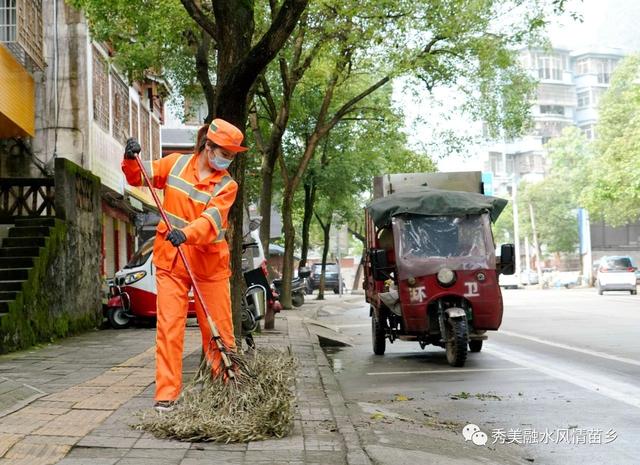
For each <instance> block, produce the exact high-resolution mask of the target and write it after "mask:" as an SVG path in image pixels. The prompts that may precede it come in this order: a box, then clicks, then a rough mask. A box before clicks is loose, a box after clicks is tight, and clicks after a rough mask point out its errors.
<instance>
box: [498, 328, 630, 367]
mask: <svg viewBox="0 0 640 465" xmlns="http://www.w3.org/2000/svg"><path fill="white" fill-rule="evenodd" d="M500 334H505V335H507V336H511V337H518V338H520V339H527V340H529V341H533V342H538V343H540V344H546V345H549V346H553V347H558V348H560V349H565V350H572V351H574V352H580V353H582V354H586V355H591V356H593V357H600V358H605V359H607V360H615V361H616V362H621V363H628V364H630V365H636V366H640V360H634V359H632V358H626V357H618V356H617V355H611V354H607V353H604V352H598V351H595V350H589V349H580V348H578V347H572V346H569V345H567V344H561V343H559V342H553V341H547V340H546V339H540V338H538V337H535V336H527V335H525V334H519V333H513V332H511V331H503V330H500Z"/></svg>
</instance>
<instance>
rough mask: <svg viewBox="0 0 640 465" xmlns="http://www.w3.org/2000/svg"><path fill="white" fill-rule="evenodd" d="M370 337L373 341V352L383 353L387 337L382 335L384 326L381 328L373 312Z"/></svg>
mask: <svg viewBox="0 0 640 465" xmlns="http://www.w3.org/2000/svg"><path fill="white" fill-rule="evenodd" d="M371 338H372V341H373V353H374V354H376V355H384V350H385V348H386V343H387V338H386V337H385V335H384V328H382V325H381V324H380V322H379V321H378V319H377V318H376V315H375V313H374V314H373V315H372V316H371Z"/></svg>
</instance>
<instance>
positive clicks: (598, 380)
mask: <svg viewBox="0 0 640 465" xmlns="http://www.w3.org/2000/svg"><path fill="white" fill-rule="evenodd" d="M495 346H498V347H495ZM501 346H502V344H499V343H498V344H494V348H493V349H485V350H484V352H486V353H487V354H490V355H493V356H495V357H498V358H501V359H502V360H507V361H509V362H511V363H515V364H516V365H520V366H522V367H523V368H530V369H533V370H536V371H539V372H541V373H544V374H546V375H548V376H551V377H552V378H557V379H561V380H563V381H566V382H568V383H571V384H573V385H576V386H578V387H581V388H583V389H587V390H589V391H592V392H595V393H597V394H601V395H603V396H605V397H608V398H610V399H613V400H617V401H619V402H622V403H625V404H627V405H631V406H632V407H636V408H640V389H638V388H637V387H636V386H634V385H631V384H628V383H624V382H619V381H615V380H613V379H611V377H610V376H606V375H599V374H597V373H596V372H594V371H585V370H580V369H572V368H571V367H570V366H566V364H564V365H562V366H560V365H559V364H558V363H556V364H555V365H556V366H557V368H551V366H552V365H553V364H554V362H553V361H552V360H549V359H548V358H542V357H540V355H539V354H535V353H534V354H532V355H531V356H527V355H524V354H518V353H517V352H513V351H510V350H509V349H507V348H504V347H501Z"/></svg>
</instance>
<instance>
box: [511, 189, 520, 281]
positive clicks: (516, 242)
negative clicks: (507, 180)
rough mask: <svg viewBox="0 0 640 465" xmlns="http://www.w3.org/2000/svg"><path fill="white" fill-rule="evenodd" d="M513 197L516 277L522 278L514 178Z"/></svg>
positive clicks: (516, 193)
mask: <svg viewBox="0 0 640 465" xmlns="http://www.w3.org/2000/svg"><path fill="white" fill-rule="evenodd" d="M511 198H512V202H513V235H514V238H513V245H514V249H515V250H514V252H515V254H516V272H515V275H516V278H517V279H518V280H519V279H520V227H519V226H518V184H517V183H516V181H515V180H514V181H513V182H512V184H511Z"/></svg>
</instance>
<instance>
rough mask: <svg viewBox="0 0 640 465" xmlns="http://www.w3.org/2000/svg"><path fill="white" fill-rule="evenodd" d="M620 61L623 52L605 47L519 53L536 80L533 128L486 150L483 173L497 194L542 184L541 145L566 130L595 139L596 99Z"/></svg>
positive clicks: (544, 167) (542, 146)
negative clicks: (489, 175) (576, 130)
mask: <svg viewBox="0 0 640 465" xmlns="http://www.w3.org/2000/svg"><path fill="white" fill-rule="evenodd" d="M623 57H624V53H623V52H622V51H620V50H617V49H606V48H601V49H588V50H575V51H572V50H567V49H561V48H554V49H551V50H536V49H524V50H522V51H521V52H520V59H521V62H522V64H523V66H524V67H525V69H527V70H528V71H529V73H530V75H531V76H532V77H533V78H534V79H537V80H538V86H537V88H536V94H535V100H534V102H532V109H531V111H532V116H533V124H534V126H533V129H532V131H531V132H530V133H529V134H527V135H525V136H523V137H521V138H519V139H515V140H509V141H503V142H499V143H494V144H491V145H490V146H489V147H488V159H487V162H486V164H485V171H489V172H492V173H493V183H494V193H495V194H496V195H509V194H510V192H511V186H512V184H513V183H519V182H521V181H530V182H536V181H541V180H542V179H543V178H544V176H545V173H546V169H547V164H546V150H545V144H546V143H547V142H549V140H551V139H552V138H554V137H558V136H559V135H560V134H561V133H562V130H563V129H564V128H566V127H567V126H577V127H579V128H580V129H581V130H582V131H583V132H584V134H585V135H586V136H587V137H588V138H589V139H594V138H595V137H596V123H597V120H598V103H599V100H600V97H601V95H602V94H603V93H604V92H605V91H606V89H607V88H608V87H609V82H610V79H611V74H612V72H613V70H614V69H615V67H616V65H617V64H618V63H619V62H620V60H621V59H622V58H623Z"/></svg>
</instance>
